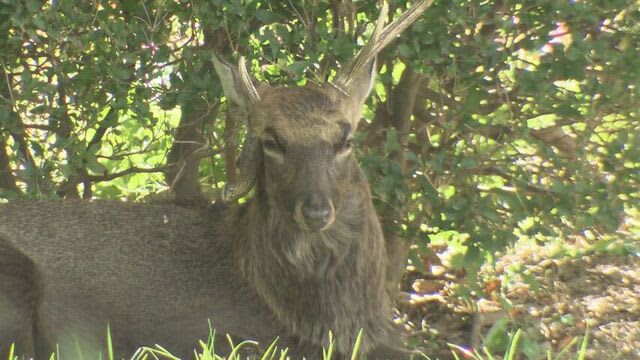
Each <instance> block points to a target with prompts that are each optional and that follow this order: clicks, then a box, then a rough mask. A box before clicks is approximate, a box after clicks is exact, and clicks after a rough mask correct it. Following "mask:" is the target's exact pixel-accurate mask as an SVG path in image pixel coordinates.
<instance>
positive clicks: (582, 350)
mask: <svg viewBox="0 0 640 360" xmlns="http://www.w3.org/2000/svg"><path fill="white" fill-rule="evenodd" d="M521 336H522V330H520V329H518V330H517V331H516V332H515V333H514V334H513V335H512V336H511V337H510V340H509V346H508V347H507V351H506V352H505V354H504V357H497V356H496V355H494V354H491V352H490V351H489V350H488V349H487V348H486V347H485V348H483V349H482V353H481V352H479V351H478V350H473V351H472V350H469V349H466V348H464V347H461V346H458V345H454V344H449V346H450V347H451V348H452V352H453V355H454V357H455V359H456V360H460V359H472V360H497V359H504V360H514V359H518V358H519V357H516V355H517V354H518V345H519V344H520V339H521ZM578 342H579V344H578ZM588 342H589V330H588V329H587V333H586V334H585V335H584V336H583V337H582V340H581V341H579V337H575V338H573V340H572V341H571V342H570V343H569V344H568V345H567V346H565V347H564V348H563V349H562V350H560V352H558V353H557V354H555V355H554V354H553V353H552V351H551V350H550V349H549V350H547V353H546V358H547V360H561V359H576V360H584V359H585V356H586V354H587V345H588ZM574 346H575V355H574V356H575V357H570V352H571V350H572V349H573V348H574ZM460 354H462V356H463V358H461V357H460Z"/></svg>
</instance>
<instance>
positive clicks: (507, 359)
mask: <svg viewBox="0 0 640 360" xmlns="http://www.w3.org/2000/svg"><path fill="white" fill-rule="evenodd" d="M521 337H522V331H521V330H517V331H516V332H515V333H513V334H512V335H511V336H510V340H509V345H508V347H507V350H506V352H505V354H504V355H500V356H498V355H496V354H492V353H491V351H490V350H488V349H487V348H486V347H484V348H483V349H482V350H481V351H479V350H477V349H476V350H469V349H467V348H464V347H462V346H458V345H455V344H449V346H450V348H451V352H452V354H453V356H454V358H455V359H457V360H462V359H472V360H497V359H504V360H515V359H518V358H520V357H517V355H518V354H519V351H518V346H519V345H520V340H521ZM214 338H215V330H210V332H209V336H208V338H207V341H206V342H204V341H202V340H200V341H199V349H198V350H194V353H193V359H194V360H245V359H246V358H245V357H243V356H244V354H243V349H244V348H246V347H256V346H257V343H256V342H255V341H250V340H245V341H242V342H240V343H237V344H236V343H234V341H233V340H232V339H231V337H229V336H227V341H228V342H229V345H230V347H231V349H232V351H231V353H230V354H229V356H227V357H223V356H221V355H217V354H216V351H215V350H216V349H215V342H214ZM588 341H589V337H588V330H587V334H585V336H583V337H582V339H581V340H580V339H579V338H578V337H576V338H574V339H573V340H572V341H571V342H570V343H569V344H568V345H567V346H565V347H564V348H563V349H562V350H561V351H560V352H558V353H557V354H555V355H554V354H552V352H551V350H547V353H546V358H547V360H560V359H576V360H584V359H585V356H586V352H587V345H588ZM361 343H362V330H361V331H360V332H359V333H358V337H357V339H356V343H355V346H354V349H353V351H352V353H351V360H357V359H359V357H358V354H359V349H360V346H361ZM14 349H15V347H14V345H13V344H12V345H11V346H10V348H9V357H8V360H21V359H23V357H20V356H18V355H16V354H15V353H14ZM572 349H575V355H574V356H575V357H570V356H571V355H570V353H571V351H572ZM106 351H107V357H106V360H117V359H116V358H115V357H114V350H113V343H112V340H111V331H110V329H109V327H107V334H106ZM287 353H288V350H287V349H280V348H279V347H278V339H276V340H274V341H273V342H272V343H271V344H270V345H269V347H268V348H267V349H266V350H265V351H264V352H263V353H262V355H260V357H259V360H286V359H287ZM79 355H81V354H79ZM333 355H334V340H333V335H332V334H329V344H327V346H326V347H323V350H322V360H331V359H332V358H333ZM82 357H84V356H82ZM422 357H423V358H424V359H431V358H430V357H428V356H426V355H424V354H423V355H422ZM86 358H89V357H86ZM98 359H99V360H102V359H103V357H102V354H100V355H99V357H98ZM49 360H67V359H63V358H61V357H60V354H59V352H57V353H55V354H51V356H50V357H49ZM74 360H75V359H74ZM131 360H179V358H178V357H176V356H175V355H173V354H172V353H171V352H170V351H169V350H167V349H165V348H164V347H162V346H161V345H157V344H156V345H155V346H153V347H146V346H144V347H141V348H139V349H138V350H137V351H136V352H135V353H134V354H133V356H132V357H131ZM394 360H395V359H394Z"/></svg>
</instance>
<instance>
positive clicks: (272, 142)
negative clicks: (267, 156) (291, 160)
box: [262, 138, 284, 154]
mask: <svg viewBox="0 0 640 360" xmlns="http://www.w3.org/2000/svg"><path fill="white" fill-rule="evenodd" d="M262 146H263V147H264V149H265V150H266V151H268V152H271V153H279V154H282V153H284V147H283V146H282V144H280V142H278V140H276V139H274V138H267V139H265V140H263V141H262Z"/></svg>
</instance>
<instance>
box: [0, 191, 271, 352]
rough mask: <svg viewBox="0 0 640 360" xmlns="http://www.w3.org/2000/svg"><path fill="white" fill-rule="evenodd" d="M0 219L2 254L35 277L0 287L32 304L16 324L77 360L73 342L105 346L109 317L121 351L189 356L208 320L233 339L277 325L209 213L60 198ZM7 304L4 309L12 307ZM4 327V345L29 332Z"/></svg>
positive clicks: (0, 292) (12, 208) (8, 210)
mask: <svg viewBox="0 0 640 360" xmlns="http://www.w3.org/2000/svg"><path fill="white" fill-rule="evenodd" d="M0 219H2V221H0V257H15V256H16V254H18V253H19V254H21V255H23V256H24V257H25V259H23V261H22V262H21V266H22V268H23V271H22V273H23V274H24V273H33V274H34V275H35V276H30V277H29V278H28V279H25V280H27V282H26V284H25V283H24V282H23V283H22V285H21V286H22V287H23V288H20V289H18V288H16V286H7V287H5V286H3V285H2V284H0V298H4V300H5V303H6V302H7V301H12V303H13V304H14V305H16V304H24V303H31V304H33V307H32V308H24V307H22V309H21V310H20V311H22V312H23V314H24V315H23V318H19V319H16V320H17V321H20V322H24V323H27V326H23V325H22V324H17V325H14V326H13V327H15V328H22V331H27V332H31V331H32V330H33V331H34V332H33V334H34V335H35V336H36V340H37V344H36V345H37V346H38V347H39V348H40V350H41V351H43V352H49V351H51V350H52V349H55V347H53V346H54V344H59V345H60V346H61V349H62V350H63V351H65V352H66V353H67V354H68V353H71V354H72V355H71V358H76V357H77V354H75V346H76V340H75V339H78V341H77V343H78V344H81V346H82V347H83V348H84V349H85V350H87V352H88V353H91V352H92V351H93V350H98V349H100V350H103V349H104V344H105V339H106V329H107V328H106V326H107V324H109V326H110V329H111V333H112V336H113V338H114V342H115V349H116V351H117V352H118V353H120V354H123V355H127V354H128V355H131V354H132V352H133V351H132V350H135V347H137V346H141V345H145V344H146V345H153V344H156V343H157V344H163V346H166V347H167V348H168V349H172V351H175V352H176V354H180V355H181V356H185V357H186V356H188V355H189V354H190V353H191V352H192V351H191V349H193V348H194V347H195V345H196V341H197V340H196V339H198V338H206V336H207V334H208V324H207V319H211V321H212V322H213V323H214V326H215V327H216V328H217V329H219V333H226V332H228V333H231V334H234V335H237V336H239V337H246V338H255V339H260V338H261V336H264V335H267V334H268V335H269V336H271V337H272V335H273V334H275V333H276V332H277V331H275V332H274V331H273V330H274V329H277V328H278V325H277V323H275V322H273V321H272V318H270V317H269V318H267V317H265V316H269V312H268V311H267V310H266V308H265V306H264V304H263V303H262V302H261V301H259V300H258V298H257V296H256V294H255V292H252V291H251V288H249V287H247V286H246V284H245V282H243V281H242V279H241V277H240V273H239V272H238V271H237V269H236V268H234V266H233V265H232V257H231V256H230V254H231V253H232V245H233V243H232V241H231V238H232V237H231V236H232V235H233V233H229V232H228V231H229V229H227V228H226V227H225V226H224V222H223V221H222V219H216V217H215V216H209V214H206V213H200V212H196V211H189V210H185V209H181V208H177V207H171V206H150V205H132V204H123V203H116V202H96V203H86V202H79V201H78V202H76V201H72V202H67V201H60V202H24V203H14V204H8V205H3V206H0ZM132 219H135V221H132ZM70 233H73V235H72V236H71V234H70ZM27 259H28V262H27V261H26V260H27ZM2 263H3V260H0V267H1V266H2ZM3 270H4V269H0V272H2V271H3ZM25 270H28V272H25ZM19 275H20V274H14V276H19ZM5 284H11V283H10V282H6V283H5ZM25 285H26V286H28V288H24V286H25ZM25 290H26V291H25ZM0 301H2V300H0ZM5 309H6V310H7V311H5V314H4V315H5V316H6V315H7V314H6V313H11V311H12V309H11V308H10V307H9V308H5ZM1 316H2V310H0V317H1ZM27 316H28V317H27ZM240 319H241V320H242V321H238V320H240ZM252 319H255V320H252ZM29 323H31V324H33V326H34V327H35V328H33V329H32V326H31V324H29ZM9 328H11V326H9ZM8 331H10V330H7V324H6V323H3V324H0V334H2V335H3V337H2V339H0V340H1V341H2V343H3V344H2V345H3V346H7V345H8V343H7V341H18V342H19V341H20V340H21V339H29V338H30V337H31V334H30V333H22V334H17V336H14V334H11V333H9V334H7V332H8ZM262 340H266V338H264V337H263V338H262ZM17 345H18V348H19V349H23V350H31V348H32V347H33V344H30V343H18V344H17ZM103 354H104V351H103Z"/></svg>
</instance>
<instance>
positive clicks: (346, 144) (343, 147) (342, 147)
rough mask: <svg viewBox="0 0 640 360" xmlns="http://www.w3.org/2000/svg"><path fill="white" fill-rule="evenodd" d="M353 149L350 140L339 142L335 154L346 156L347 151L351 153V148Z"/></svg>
mask: <svg viewBox="0 0 640 360" xmlns="http://www.w3.org/2000/svg"><path fill="white" fill-rule="evenodd" d="M352 147H353V140H352V139H345V140H344V141H343V142H341V143H340V144H339V145H338V146H337V150H338V151H337V152H338V154H346V153H348V152H349V151H351V148H352Z"/></svg>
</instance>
